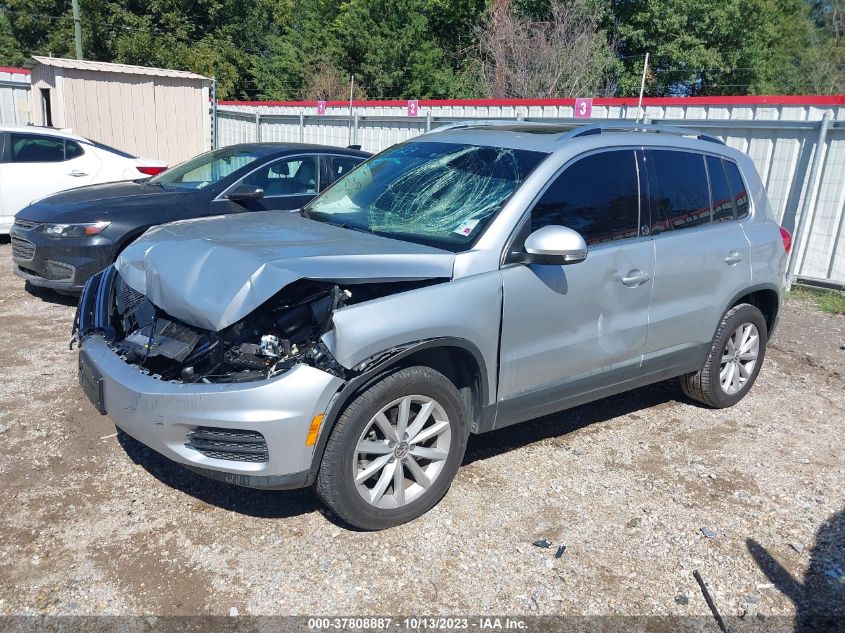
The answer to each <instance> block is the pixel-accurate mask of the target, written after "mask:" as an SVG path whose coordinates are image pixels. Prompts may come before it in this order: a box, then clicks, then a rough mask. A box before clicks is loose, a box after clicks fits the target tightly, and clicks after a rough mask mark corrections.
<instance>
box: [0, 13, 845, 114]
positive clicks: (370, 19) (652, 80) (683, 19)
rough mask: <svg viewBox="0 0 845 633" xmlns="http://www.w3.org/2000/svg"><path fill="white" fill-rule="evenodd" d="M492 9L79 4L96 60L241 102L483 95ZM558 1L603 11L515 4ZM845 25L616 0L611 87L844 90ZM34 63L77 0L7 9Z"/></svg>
mask: <svg viewBox="0 0 845 633" xmlns="http://www.w3.org/2000/svg"><path fill="white" fill-rule="evenodd" d="M492 2H493V0H80V4H81V12H82V30H83V49H84V53H85V56H86V57H87V58H90V59H98V60H103V61H116V62H124V63H134V64H145V65H154V66H166V67H170V68H177V69H185V70H192V71H194V72H199V73H202V74H205V75H214V76H216V77H217V79H218V94H219V95H220V97H221V98H240V99H259V98H261V99H299V98H306V96H307V98H309V99H310V98H311V95H313V94H331V95H336V94H340V93H342V92H343V86H348V80H349V76H350V75H351V74H352V73H354V74H355V76H356V84H357V85H358V87H359V90H360V92H357V93H356V94H357V95H358V96H364V95H367V96H370V97H373V98H403V99H404V98H426V97H429V98H431V97H451V98H459V97H474V96H480V95H481V94H484V91H485V88H484V77H483V72H482V67H483V61H484V60H483V58H482V56H481V55H480V53H479V45H478V39H477V38H478V34H479V32H480V30H481V29H482V27H483V25H485V24H487V23H488V22H487V18H488V15H489V10H490V7H491V4H492ZM555 2H564V3H569V4H577V5H587V4H589V3H590V2H592V0H510V3H509V4H510V9H511V10H512V11H513V12H514V13H515V14H516V15H517V16H519V17H520V18H523V19H530V20H538V21H542V20H547V19H548V17H549V15H551V7H552V6H553V4H552V3H555ZM844 16H845V2H843V0H613V1H612V2H611V9H610V11H609V12H607V14H606V16H605V17H604V18H603V20H602V22H601V24H602V26H601V28H600V30H599V34H600V37H601V38H606V40H607V43H608V44H609V46H610V48H609V50H615V51H616V57H615V60H614V63H612V64H604V65H603V66H602V67H603V68H609V70H606V71H605V72H606V74H607V77H606V78H605V80H604V82H603V85H607V86H608V87H609V88H608V92H609V94H615V95H620V96H631V95H636V94H637V93H638V91H639V84H640V73H641V70H642V63H643V58H644V56H645V53H646V52H648V53H650V62H651V63H650V69H649V74H648V80H647V82H646V94H648V95H697V94H763V93H792V94H800V93H832V92H841V91H843V90H845V38H843V34H845V17H844ZM606 48H607V47H606ZM32 54H41V55H54V56H63V57H71V56H73V55H74V45H73V21H72V18H71V2H70V0H2V2H0V65H12V66H19V65H21V64H23V63H24V62H25V61H26V59H27V58H28V57H29V56H30V55H32ZM593 84H594V85H596V84H595V82H593ZM347 89H348V88H347Z"/></svg>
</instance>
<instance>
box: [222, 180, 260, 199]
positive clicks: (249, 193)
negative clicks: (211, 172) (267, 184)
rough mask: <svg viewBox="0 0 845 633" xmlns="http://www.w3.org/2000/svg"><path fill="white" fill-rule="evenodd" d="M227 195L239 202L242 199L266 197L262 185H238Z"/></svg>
mask: <svg viewBox="0 0 845 633" xmlns="http://www.w3.org/2000/svg"><path fill="white" fill-rule="evenodd" d="M226 197H227V198H228V199H229V200H231V201H232V202H238V201H240V200H258V199H259V198H263V197H264V190H263V189H262V188H261V187H256V186H255V185H246V184H243V185H238V186H237V187H235V188H234V189H232V190H231V191H230V192H229V193H228V194H226Z"/></svg>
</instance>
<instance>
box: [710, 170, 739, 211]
mask: <svg viewBox="0 0 845 633" xmlns="http://www.w3.org/2000/svg"><path fill="white" fill-rule="evenodd" d="M707 175H708V176H710V197H711V200H712V204H713V221H714V222H728V221H730V220H733V219H734V217H735V216H736V209H735V208H734V200H733V196H732V195H731V188H730V187H729V186H728V177H727V174H726V173H725V165H724V162H723V161H722V159H721V158H718V157H716V156H708V157H707Z"/></svg>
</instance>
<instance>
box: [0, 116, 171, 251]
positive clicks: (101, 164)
mask: <svg viewBox="0 0 845 633" xmlns="http://www.w3.org/2000/svg"><path fill="white" fill-rule="evenodd" d="M165 169H167V164H166V163H163V162H161V161H158V160H151V159H147V158H137V157H135V156H132V155H131V154H127V153H126V152H122V151H120V150H118V149H114V148H113V147H108V146H107V145H103V144H102V143H97V142H95V141H91V140H89V139H86V138H84V137H82V136H78V135H76V134H72V133H70V132H67V131H63V130H59V129H55V128H43V127H33V126H18V125H2V126H0V234H5V233H8V232H9V228H10V227H11V226H12V223H13V222H14V219H15V214H16V213H17V212H18V211H20V210H21V209H23V208H24V207H25V206H27V205H28V204H29V203H30V202H32V201H33V200H38V199H39V198H43V197H45V196H49V195H50V194H53V193H56V192H58V191H64V190H65V189H72V188H73V187H81V186H83V185H92V184H98V183H103V182H116V181H119V180H136V179H138V178H145V177H149V176H155V175H156V174H158V173H161V172H162V171H164V170H165Z"/></svg>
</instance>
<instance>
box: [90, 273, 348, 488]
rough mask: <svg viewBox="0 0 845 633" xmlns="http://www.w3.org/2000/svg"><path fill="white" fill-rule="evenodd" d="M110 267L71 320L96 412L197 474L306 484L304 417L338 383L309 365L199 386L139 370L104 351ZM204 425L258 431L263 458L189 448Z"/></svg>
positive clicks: (244, 482)
mask: <svg viewBox="0 0 845 633" xmlns="http://www.w3.org/2000/svg"><path fill="white" fill-rule="evenodd" d="M113 280H114V269H107V270H106V271H104V273H103V274H100V275H97V276H96V277H95V278H94V279H92V280H91V283H89V284H88V285H87V286H86V288H85V290H84V291H83V294H82V298H81V300H80V305H79V309H78V311H77V317H76V323H77V328H78V332H79V336H80V339H81V343H80V351H79V360H80V382H81V383H82V384H83V387H84V389H85V391H86V393H87V394H89V397H90V398H91V400H92V402H94V403H95V405H96V406H98V409H99V410H100V411H101V413H104V414H106V415H108V416H109V417H110V418H111V419H112V420H113V421H114V423H115V424H116V425H117V426H118V427H119V428H120V429H122V430H123V431H125V432H126V433H127V434H129V435H130V436H132V437H133V438H135V439H136V440H138V441H139V442H141V443H142V444H145V445H146V446H148V447H149V448H151V449H153V450H154V451H156V452H158V453H161V454H162V455H164V456H165V457H168V458H170V459H172V460H173V461H175V462H178V463H179V464H182V465H184V466H186V467H188V468H190V469H192V470H195V471H197V472H199V473H201V474H203V475H206V476H210V477H213V478H216V479H221V480H223V481H226V482H228V483H232V484H237V485H241V486H247V487H251V488H278V489H283V488H297V487H302V486H305V485H308V484H309V483H310V480H309V471H310V469H311V461H312V458H313V454H314V447H313V446H307V445H306V439H307V437H308V431H309V429H310V426H311V421H312V420H313V418H314V416H315V415H318V414H321V413H324V412H325V411H326V410H327V409H328V406H329V403H330V401H331V400H332V398H333V396H334V395H335V394H336V393H337V391H338V390H339V389H340V387H341V386H342V385H343V383H344V381H343V380H342V379H341V378H338V377H337V376H334V375H332V374H329V373H326V372H324V371H322V370H320V369H317V368H315V367H311V366H309V365H297V366H295V367H293V368H292V369H290V370H289V371H287V372H285V373H284V374H281V375H279V376H275V377H273V378H270V379H269V380H261V381H255V382H246V383H236V384H221V383H216V384H203V383H182V382H178V381H173V382H171V381H166V380H161V379H158V378H155V377H153V376H151V375H148V374H145V373H142V372H141V370H139V369H138V367H136V366H134V365H130V364H128V363H126V362H125V361H124V360H123V359H121V358H120V357H119V356H118V355H117V354H116V353H115V352H114V351H112V349H111V347H110V344H109V343H108V340H107V339H108V338H109V337H110V336H111V328H110V327H109V326H108V324H107V323H106V322H105V321H106V316H105V315H107V314H108V309H107V305H108V301H109V295H110V292H111V288H112V284H113ZM202 429H212V430H216V431H215V432H220V431H223V432H226V431H228V430H231V431H232V432H238V433H241V434H243V433H245V432H246V433H260V434H261V435H262V436H263V438H264V441H265V442H266V449H267V450H266V460H265V461H260V462H256V461H237V460H234V459H232V458H226V459H220V458H218V457H215V456H209V455H207V454H205V453H204V452H200V450H198V449H197V448H193V447H192V446H191V444H192V443H193V442H192V440H191V437H190V435H191V434H192V433H195V432H201V430H202Z"/></svg>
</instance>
